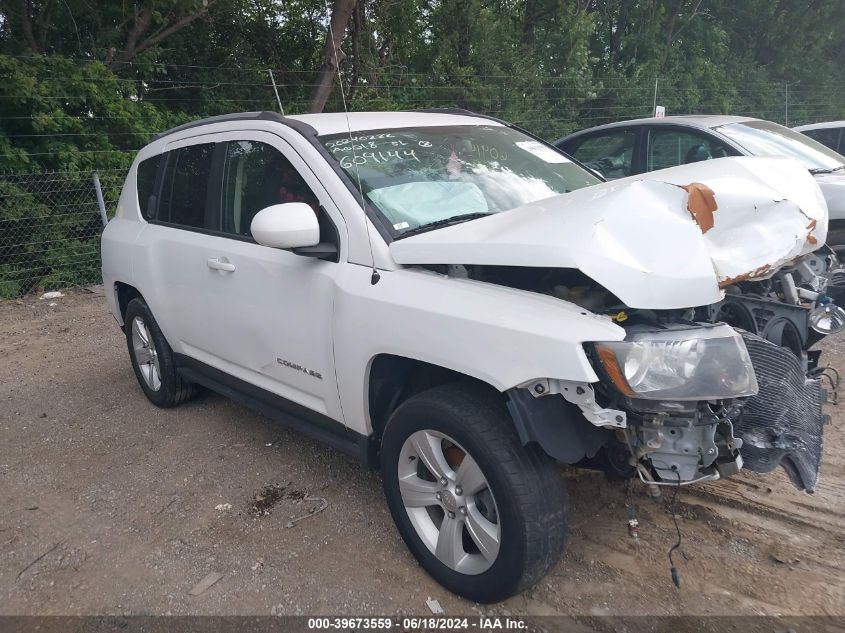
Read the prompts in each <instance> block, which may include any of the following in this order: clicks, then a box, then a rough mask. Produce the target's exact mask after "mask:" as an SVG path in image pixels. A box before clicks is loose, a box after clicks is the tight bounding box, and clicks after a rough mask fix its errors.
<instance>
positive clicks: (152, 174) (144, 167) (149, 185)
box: [136, 154, 163, 220]
mask: <svg viewBox="0 0 845 633" xmlns="http://www.w3.org/2000/svg"><path fill="white" fill-rule="evenodd" d="M162 158H163V154H159V155H158V156H153V157H152V158H148V159H146V160H142V161H141V162H140V163H138V176H137V180H136V189H137V191H138V208H139V209H140V210H141V216H142V217H143V218H144V219H145V220H149V219H150V218H151V217H153V216H154V215H155V210H156V198H155V194H156V191H155V185H156V177H157V176H158V169H159V167H160V166H161V163H162Z"/></svg>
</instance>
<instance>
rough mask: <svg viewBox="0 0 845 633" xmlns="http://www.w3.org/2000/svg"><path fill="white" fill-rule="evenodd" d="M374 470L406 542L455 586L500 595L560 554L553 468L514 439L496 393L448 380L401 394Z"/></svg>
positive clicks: (561, 499) (481, 598)
mask: <svg viewBox="0 0 845 633" xmlns="http://www.w3.org/2000/svg"><path fill="white" fill-rule="evenodd" d="M382 475H383V479H384V489H385V494H386V496H387V501H388V504H389V506H390V511H391V514H392V515H393V519H394V521H395V522H396V525H397V527H398V529H399V532H400V534H401V536H402V538H403V539H404V540H405V543H406V544H407V545H408V547H409V549H410V550H411V552H412V553H413V554H414V556H415V557H416V558H417V560H418V561H419V562H420V564H421V565H422V566H423V567H424V568H425V570H426V571H428V573H429V574H431V575H432V576H433V577H434V578H435V579H436V580H437V581H438V582H440V583H441V584H442V585H444V586H445V587H446V588H447V589H449V590H450V591H453V592H454V593H456V594H459V595H461V596H464V597H466V598H469V599H470V600H475V601H477V602H495V601H498V600H503V599H505V598H507V597H509V596H512V595H514V594H515V593H518V592H520V591H522V590H523V589H525V588H527V587H528V586H530V585H531V584H533V583H534V582H536V581H537V580H539V579H540V578H542V577H543V576H544V575H545V573H546V572H547V571H548V570H549V569H550V568H551V567H552V566H553V565H554V564H555V563H556V562H557V560H558V559H559V558H560V555H561V553H562V551H563V547H564V543H565V539H566V517H565V506H566V498H565V492H564V489H563V484H562V482H561V478H560V474H559V471H558V469H557V467H556V465H555V463H554V462H553V461H552V460H551V459H550V458H549V457H548V456H547V455H545V454H544V453H543V452H542V451H541V450H539V449H538V448H537V447H536V446H533V445H530V446H522V444H521V443H520V441H519V436H518V435H517V433H516V430H515V429H514V426H513V423H512V421H511V419H510V417H509V416H508V414H507V410H506V409H505V406H504V403H503V402H502V401H501V398H500V396H499V395H498V394H496V393H494V392H488V391H486V390H485V389H482V388H477V387H476V386H474V385H463V384H452V385H444V386H440V387H435V388H433V389H431V390H429V391H426V392H424V393H421V394H419V395H416V396H414V397H412V398H409V399H408V400H407V401H406V402H404V403H403V404H402V405H401V406H400V407H399V408H398V409H397V410H396V412H395V413H394V414H393V416H392V417H391V419H390V421H389V423H388V425H387V428H386V429H385V432H384V438H383V442H382Z"/></svg>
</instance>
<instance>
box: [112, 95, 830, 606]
mask: <svg viewBox="0 0 845 633" xmlns="http://www.w3.org/2000/svg"><path fill="white" fill-rule="evenodd" d="M826 230H827V208H826V206H825V203H824V199H823V198H822V196H821V194H820V192H819V189H818V187H817V186H816V185H815V183H814V182H813V179H812V177H811V176H810V175H809V174H808V173H807V171H806V170H805V169H803V168H802V167H801V166H800V165H798V164H796V163H793V162H792V161H790V160H789V159H762V158H725V159H719V160H713V161H707V162H706V163H698V164H695V165H691V166H684V167H678V168H674V169H669V170H664V171H658V172H652V173H649V174H644V175H642V176H638V177H633V178H628V179H623V180H617V181H614V182H612V183H602V182H600V181H599V179H598V178H596V177H595V176H594V175H593V174H592V173H591V172H590V171H588V170H587V169H585V168H583V167H582V166H581V165H580V164H578V163H577V162H575V161H573V160H571V159H570V158H568V157H567V156H566V155H565V154H563V153H561V152H560V151H558V150H556V149H555V148H553V147H551V146H550V145H548V144H546V143H544V142H542V141H540V140H538V139H536V138H534V137H532V136H530V135H528V134H527V133H525V132H523V131H520V130H519V129H517V128H514V127H512V126H509V125H507V124H505V123H503V122H501V121H497V120H493V119H490V118H487V117H482V116H478V115H473V114H472V113H468V112H463V111H427V112H426V111H423V112H405V113H400V112H395V113H350V114H349V115H348V116H346V115H344V114H342V113H341V114H317V115H303V116H291V117H282V116H279V115H277V114H274V113H255V112H253V113H245V114H236V115H229V116H224V117H216V118H212V119H206V120H204V121H199V122H196V123H191V124H187V125H183V126H180V127H177V128H175V129H173V130H170V131H168V132H165V133H164V134H162V135H160V136H159V137H157V138H156V139H155V140H154V141H153V142H151V143H150V144H149V145H147V146H146V147H145V148H144V149H142V150H141V151H140V153H139V154H138V156H137V158H136V160H135V162H134V164H133V165H132V168H131V169H130V171H129V174H128V176H127V179H126V184H125V186H124V189H123V193H122V195H121V197H120V202H119V206H118V209H117V214H116V217H115V218H114V220H112V221H111V222H110V223H109V224H108V226H107V227H106V229H105V232H104V234H103V242H102V253H103V277H104V280H105V284H106V288H107V289H108V292H107V293H106V294H107V297H108V301H109V303H110V306H111V309H112V311H113V313H114V316H115V318H116V319H117V321H118V322H119V323H120V324H121V326H122V328H123V330H124V332H125V333H126V340H127V344H128V348H129V355H130V358H131V361H132V365H133V367H134V370H135V373H136V376H137V378H138V382H139V384H140V386H141V388H142V389H143V391H144V393H145V394H146V395H147V397H148V398H149V399H150V400H151V401H152V402H153V403H154V404H156V405H158V406H161V407H170V406H174V405H177V404H180V403H183V402H185V401H186V400H188V399H189V398H190V397H191V396H192V395H193V394H194V393H196V390H197V389H198V386H203V387H206V388H208V389H212V390H214V391H217V392H219V393H222V394H224V395H226V396H230V397H232V398H235V399H237V400H239V401H242V402H244V403H246V404H248V405H250V406H252V407H254V408H256V409H257V410H259V411H262V412H263V413H265V414H267V415H269V416H271V417H273V418H275V419H277V420H279V421H281V422H283V423H286V424H289V425H291V426H294V427H296V428H298V429H300V430H301V431H303V432H304V433H307V434H309V435H311V436H313V437H316V438H319V439H320V440H323V441H325V442H326V443H328V444H330V445H331V446H333V447H335V448H336V449H338V450H341V451H344V452H346V453H349V454H351V455H354V456H356V457H358V458H359V459H360V460H362V461H363V462H366V463H369V464H371V465H374V466H377V467H379V468H380V469H381V471H382V474H383V480H384V490H385V495H386V497H387V502H388V504H389V506H390V510H391V512H392V515H393V518H394V520H395V522H396V525H397V527H398V530H399V532H400V534H401V536H402V538H403V539H404V540H405V542H406V543H407V545H408V547H409V548H410V550H411V551H412V552H413V554H414V556H416V558H417V559H418V560H419V561H420V563H421V564H422V565H423V567H424V568H425V569H426V570H427V571H428V572H429V573H430V574H431V575H432V576H434V577H435V578H436V579H437V580H438V581H439V582H441V583H442V584H443V585H445V586H446V587H447V588H449V589H450V590H452V591H454V592H455V593H458V594H461V595H463V596H466V597H468V598H471V599H473V600H477V601H482V602H489V601H496V600H501V599H503V598H506V597H508V596H510V595H512V594H514V593H516V592H518V591H521V590H522V589H524V588H525V587H527V586H528V585H530V584H531V583H533V582H535V581H536V580H538V579H540V578H541V577H542V576H543V575H544V574H545V573H546V572H547V571H548V570H549V569H550V568H551V567H552V566H553V565H554V564H555V562H556V561H557V560H558V558H559V556H560V554H561V551H562V549H563V547H564V543H565V540H566V512H567V510H566V503H565V500H566V497H565V493H564V490H563V487H562V481H561V477H560V475H559V470H558V466H557V464H559V463H564V464H577V465H579V466H584V467H589V468H600V469H602V470H604V471H605V472H606V473H607V474H608V475H609V476H612V477H617V478H638V479H640V480H642V481H643V482H644V483H645V484H646V485H648V486H651V487H653V488H654V487H656V486H661V485H669V486H680V485H687V484H692V483H695V482H698V481H713V480H717V479H719V478H721V477H726V476H729V475H731V474H733V473H735V472H737V471H738V470H739V469H740V468H742V466H743V463H744V464H745V466H746V467H750V468H752V469H754V470H758V471H770V470H772V469H773V468H775V467H776V466H777V465H778V464H781V465H783V466H784V467H785V468H786V469H787V471H788V472H789V474H790V475H791V477H792V479H793V481H794V482H795V484H796V485H797V486H798V487H799V488H802V489H806V490H813V488H814V487H815V485H816V481H817V477H818V473H819V462H820V459H821V437H822V424H823V421H824V416H823V414H822V403H823V401H824V393H823V391H822V388H821V376H820V373H821V372H823V371H824V368H823V367H822V365H820V364H819V359H818V353H817V352H813V351H807V350H808V348H809V347H810V345H812V344H813V343H814V342H816V341H817V340H818V339H819V338H821V337H822V336H823V335H824V334H826V333H829V332H832V331H835V330H837V329H838V328H840V327H842V325H843V323H845V320H843V316H845V313H843V312H842V311H841V310H840V309H839V308H838V307H837V306H836V299H837V298H838V296H837V295H838V292H839V289H840V284H839V283H838V282H837V280H838V278H837V277H836V274H837V273H836V272H835V270H834V267H835V259H834V258H833V257H832V256H831V255H830V253H829V252H828V251H827V250H825V249H824V247H822V245H823V244H824V241H825V234H826Z"/></svg>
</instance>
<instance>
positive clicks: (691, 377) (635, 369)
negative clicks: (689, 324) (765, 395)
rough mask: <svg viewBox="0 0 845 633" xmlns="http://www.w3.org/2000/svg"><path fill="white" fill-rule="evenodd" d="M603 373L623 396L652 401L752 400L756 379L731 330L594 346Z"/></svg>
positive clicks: (651, 334) (636, 336)
mask: <svg viewBox="0 0 845 633" xmlns="http://www.w3.org/2000/svg"><path fill="white" fill-rule="evenodd" d="M595 349H596V353H597V356H598V360H599V362H600V363H601V365H602V369H603V370H604V372H605V373H606V374H607V376H608V377H609V378H610V380H611V381H612V382H613V384H614V386H615V387H616V388H617V389H618V390H619V391H621V392H622V393H623V394H625V395H627V396H630V397H632V398H643V399H647V400H720V399H723V398H738V397H741V396H753V395H754V394H756V393H757V378H756V376H755V375H754V368H753V367H752V366H751V359H750V358H749V356H748V350H746V349H745V343H744V342H743V340H742V337H741V336H740V335H739V334H738V333H737V332H736V331H735V330H734V329H733V328H731V327H730V326H727V325H715V326H701V327H696V328H689V329H669V330H650V331H638V332H637V331H635V332H629V334H628V337H627V338H626V340H624V341H614V342H608V343H595Z"/></svg>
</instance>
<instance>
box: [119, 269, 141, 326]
mask: <svg viewBox="0 0 845 633" xmlns="http://www.w3.org/2000/svg"><path fill="white" fill-rule="evenodd" d="M132 299H142V300H143V299H144V296H143V295H142V294H141V292H140V291H139V290H138V289H137V288H136V287H135V286H133V285H131V284H127V283H124V282H122V281H116V282H114V300H115V305H116V306H117V310H118V314H119V315H120V327H121V329H123V328H125V327H126V323H125V319H124V315H125V314H126V308H127V306H128V305H129V302H130V301H132Z"/></svg>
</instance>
